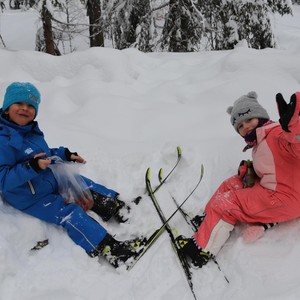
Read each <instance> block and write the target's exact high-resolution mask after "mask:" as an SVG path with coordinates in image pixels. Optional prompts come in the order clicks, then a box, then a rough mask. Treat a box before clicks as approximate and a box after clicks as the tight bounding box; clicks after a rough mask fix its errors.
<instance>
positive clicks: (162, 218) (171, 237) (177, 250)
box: [129, 165, 204, 299]
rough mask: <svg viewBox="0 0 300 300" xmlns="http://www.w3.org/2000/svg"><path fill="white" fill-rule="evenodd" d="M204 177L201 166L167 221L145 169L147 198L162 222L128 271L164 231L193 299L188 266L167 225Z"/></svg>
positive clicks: (148, 170) (148, 173)
mask: <svg viewBox="0 0 300 300" xmlns="http://www.w3.org/2000/svg"><path fill="white" fill-rule="evenodd" d="M203 175H204V167H203V165H201V170H200V177H199V180H198V182H197V183H196V185H195V187H194V188H193V189H192V191H191V192H190V193H189V195H188V196H187V197H186V198H185V199H184V200H183V201H182V203H181V204H180V205H179V206H178V207H177V208H176V210H175V211H174V212H173V213H172V214H171V215H170V217H169V218H168V219H166V218H165V215H164V213H163V212H162V210H161V208H160V206H159V204H158V202H157V200H156V197H155V195H154V190H153V189H152V186H151V181H150V168H148V169H147V172H146V176H145V180H146V186H147V190H148V192H149V196H150V198H151V199H152V202H153V204H154V206H155V209H156V211H157V212H158V215H159V217H160V219H161V221H162V223H163V224H162V226H161V227H160V228H159V229H157V230H156V231H155V232H154V233H153V234H152V235H151V236H150V238H149V239H148V241H147V243H146V245H145V247H144V248H143V250H142V252H141V253H140V254H139V256H138V257H137V258H136V260H135V262H134V263H133V264H132V265H131V266H130V268H129V269H132V268H133V266H134V265H135V264H136V263H137V262H138V261H139V260H140V259H141V258H142V256H144V254H145V253H146V252H147V251H148V250H149V248H150V247H151V246H152V244H153V243H154V242H155V241H156V240H157V239H158V237H159V236H160V235H161V234H162V233H163V232H164V230H165V229H166V230H167V232H168V234H169V236H170V239H171V243H172V246H173V249H174V251H175V253H176V255H177V257H178V259H179V261H180V263H181V265H182V268H183V270H184V273H185V276H186V279H187V282H188V284H189V287H190V289H191V292H192V294H193V296H194V298H195V299H197V298H196V295H195V293H194V289H193V282H192V273H191V270H190V264H189V263H188V261H187V259H186V257H185V255H184V254H183V253H182V252H181V251H180V248H179V247H178V246H177V243H176V240H175V236H174V234H173V232H172V229H171V227H170V225H169V222H170V220H171V219H172V218H173V217H174V215H175V214H176V213H177V212H178V211H179V210H180V209H181V207H182V206H183V205H184V204H185V203H186V201H187V200H188V199H189V198H190V197H191V195H192V194H193V193H194V192H195V190H196V189H197V187H198V186H199V184H200V182H201V181H202V178H203Z"/></svg>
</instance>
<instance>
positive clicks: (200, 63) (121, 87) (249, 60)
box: [0, 6, 300, 300]
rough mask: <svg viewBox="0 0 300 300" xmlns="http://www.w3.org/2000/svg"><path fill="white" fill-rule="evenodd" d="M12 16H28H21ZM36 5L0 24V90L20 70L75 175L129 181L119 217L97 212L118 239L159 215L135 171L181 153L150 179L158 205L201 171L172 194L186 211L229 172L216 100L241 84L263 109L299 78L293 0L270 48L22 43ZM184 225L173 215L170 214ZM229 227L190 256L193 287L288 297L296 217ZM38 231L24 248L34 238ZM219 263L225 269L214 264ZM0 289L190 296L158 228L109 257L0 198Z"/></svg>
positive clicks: (1, 17)
mask: <svg viewBox="0 0 300 300" xmlns="http://www.w3.org/2000/svg"><path fill="white" fill-rule="evenodd" d="M24 24H27V25H26V26H24ZM37 24H38V22H37V16H36V13H35V12H34V11H33V10H29V11H26V12H21V11H10V10H6V11H4V12H3V14H0V33H1V35H2V37H3V39H4V41H5V43H6V44H7V47H9V49H11V50H8V49H0V65H1V68H0V98H3V95H4V92H5V88H6V87H7V85H8V84H10V83H11V82H13V81H30V82H32V83H34V84H35V85H36V86H37V87H38V89H39V90H40V91H41V93H42V103H41V106H40V109H39V115H38V117H37V120H38V121H39V124H40V127H41V129H42V130H43V131H44V133H45V135H46V138H47V140H48V143H49V145H50V146H52V147H56V146H60V145H64V146H67V147H69V148H70V150H71V151H77V152H78V153H80V154H81V155H82V156H83V157H84V158H85V159H86V160H87V164H86V165H84V166H83V167H82V168H81V171H82V173H83V174H84V175H86V176H88V177H90V178H92V179H94V180H95V181H98V182H100V183H102V184H104V185H106V186H107V187H110V188H113V189H115V190H117V191H118V192H119V193H120V194H121V198H122V199H124V201H130V200H132V199H133V198H134V197H136V196H137V195H142V196H143V200H142V201H141V203H140V205H139V206H137V207H135V208H134V210H133V212H132V217H131V220H130V223H129V224H121V225H119V224H117V223H114V222H112V223H109V222H108V223H103V222H102V221H101V220H100V219H99V218H98V217H97V216H96V215H95V214H93V217H95V218H96V219H97V220H98V221H99V222H100V223H101V224H103V225H104V226H105V227H106V228H107V229H108V230H109V232H111V233H112V234H115V235H116V238H118V239H120V240H124V239H128V238H132V237H134V236H137V235H141V234H150V233H151V232H152V231H153V230H154V229H156V228H158V227H159V226H160V225H161V223H160V220H159V218H158V216H157V214H156V212H155V210H154V208H153V205H152V203H151V201H150V199H149V198H148V196H147V195H146V194H145V183H144V175H145V171H146V169H147V168H148V167H149V166H150V167H151V170H152V177H151V178H152V182H153V185H156V184H157V183H158V180H157V176H156V175H157V172H158V170H159V168H160V167H163V168H164V170H165V172H166V173H167V171H168V170H170V169H171V167H172V165H173V164H174V163H175V161H176V147H177V146H178V145H179V146H181V149H182V155H183V159H182V161H181V163H180V165H179V167H178V170H176V172H175V173H174V176H172V177H171V178H170V179H169V181H168V183H167V184H166V185H165V187H164V188H162V189H161V190H160V191H159V192H158V193H157V199H158V201H159V202H160V203H161V206H162V208H163V210H164V211H165V213H166V216H169V215H170V214H171V213H172V212H173V210H174V209H175V206H174V203H173V202H172V199H171V197H170V193H171V194H172V195H174V197H175V198H176V199H177V200H178V201H179V202H180V201H182V200H183V199H184V198H185V197H186V196H187V195H188V194H189V192H190V191H191V189H192V188H193V187H194V185H195V184H196V182H197V180H198V176H199V170H200V166H201V164H202V163H203V164H204V167H205V175H204V178H203V182H202V183H201V185H200V186H199V188H198V189H197V191H196V192H195V194H194V195H193V196H192V197H191V198H190V199H189V200H188V202H187V203H186V204H185V206H184V208H185V209H186V210H187V211H188V212H190V213H191V214H193V215H194V214H196V213H198V212H199V211H200V210H201V209H202V208H203V207H204V205H205V203H206V202H207V201H208V200H209V197H210V196H211V195H212V193H213V192H214V190H215V189H216V188H217V187H218V185H219V184H220V183H221V182H222V180H224V179H225V178H227V177H229V176H231V175H233V174H235V172H236V171H237V166H238V164H239V163H240V161H241V160H242V159H247V158H250V152H249V153H246V154H245V153H243V152H242V149H243V147H244V142H243V140H242V139H241V138H240V137H239V136H238V135H237V134H236V133H235V132H234V130H233V128H232V126H231V125H230V122H229V116H228V115H227V113H226V109H227V107H228V106H230V105H232V104H233V102H234V100H236V99H237V98H238V97H239V96H241V95H243V94H246V93H247V92H249V91H251V90H255V91H256V92H257V93H258V96H259V101H260V103H261V104H262V105H263V106H264V107H265V108H266V109H267V110H268V112H269V114H270V116H271V118H272V119H273V120H277V119H278V114H277V108H276V104H275V95H276V93H278V92H281V93H282V94H283V95H284V96H285V98H287V99H289V97H290V95H291V94H293V93H294V92H296V91H299V90H300V55H299V50H300V7H299V6H294V16H293V17H292V16H285V17H279V16H277V17H276V19H275V29H276V31H277V39H278V48H277V49H264V50H260V51H258V50H254V49H248V48H246V47H245V46H243V43H241V44H240V46H239V47H237V48H236V49H234V50H231V51H216V52H201V53H188V54H176V53H148V54H144V53H141V52H138V51H137V50H134V49H127V50H123V51H117V50H113V49H109V48H99V49H86V50H82V51H79V52H76V53H73V54H69V55H65V56H62V57H52V56H49V55H47V54H43V53H37V52H34V51H33V50H34V38H35V32H36V29H37ZM171 226H172V227H174V229H176V230H177V231H178V232H179V233H180V234H184V235H187V236H189V235H191V231H189V228H188V227H187V226H186V225H185V223H184V221H183V219H182V217H181V216H180V215H178V216H177V215H176V216H175V218H174V220H173V221H172V224H171ZM242 229H243V228H242V226H238V227H236V229H235V231H234V232H233V234H232V235H231V237H230V239H229V240H228V241H227V242H226V244H225V246H224V248H223V249H222V250H221V252H220V253H219V255H218V257H217V260H218V263H219V265H220V267H221V270H222V271H219V270H218V268H217V265H215V264H214V263H209V264H208V265H207V266H205V267H204V268H203V269H201V270H193V275H194V288H195V293H196V295H197V297H198V299H222V300H227V299H231V300H232V299H234V300H248V299H249V300H250V299H258V300H260V299H263V300H268V299H272V300H277V299H278V300H279V299H280V300H282V299H285V300H293V299H299V297H300V287H299V281H300V258H299V253H300V234H299V233H300V223H299V220H295V221H292V222H288V223H286V224H282V225H280V226H278V227H276V228H274V229H272V230H269V231H268V232H267V233H266V234H265V235H264V236H263V237H262V238H261V239H259V240H258V241H256V242H255V243H246V242H245V241H244V240H243V238H242ZM45 238H48V239H49V241H50V244H49V245H48V246H47V247H45V248H44V249H42V250H40V251H38V252H35V253H31V252H30V251H29V249H30V248H31V247H33V246H34V245H35V243H36V241H37V240H43V239H45ZM224 276H226V277H227V278H228V279H229V281H230V283H229V284H228V283H227V282H226V280H225V278H224ZM0 299H5V300H29V299H30V300H37V299H44V300H50V299H51V300H52V299H57V300H69V299H70V300H71V299H72V300H92V299H109V300H113V299H124V300H135V299H149V300H150V299H151V300H152V299H158V300H166V299H176V300H177V299H178V300H184V299H193V296H192V294H191V292H190V290H189V286H188V284H187V282H186V279H185V276H184V274H183V271H182V269H181V266H180V264H179V262H178V261H177V258H176V256H175V254H174V253H173V250H172V247H171V244H170V242H169V237H168V235H167V233H164V234H163V235H162V236H161V237H160V238H159V239H158V240H157V242H156V243H155V244H154V245H153V247H152V248H151V249H150V250H149V251H148V252H147V253H146V254H145V255H144V257H143V258H142V259H141V260H140V261H139V262H138V263H137V264H136V266H135V267H134V268H133V269H132V270H131V271H129V272H128V271H126V270H124V269H120V270H117V271H116V270H114V269H113V268H112V267H111V266H110V265H108V264H107V263H106V262H105V261H104V260H100V261H99V263H98V260H97V258H94V259H92V258H90V257H89V256H87V255H86V253H85V252H84V251H83V250H82V249H81V248H80V247H78V246H76V245H74V244H73V243H72V241H71V240H70V239H69V238H68V236H67V235H66V234H65V232H64V231H63V230H62V229H60V228H57V227H54V226H52V225H48V224H45V223H43V222H41V221H39V220H37V219H34V218H32V217H30V216H27V215H24V214H23V213H21V212H19V211H17V210H15V209H13V208H12V207H10V206H8V205H7V204H4V203H3V202H2V201H1V202H0Z"/></svg>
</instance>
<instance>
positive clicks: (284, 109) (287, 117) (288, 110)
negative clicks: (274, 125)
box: [276, 93, 296, 132]
mask: <svg viewBox="0 0 300 300" xmlns="http://www.w3.org/2000/svg"><path fill="white" fill-rule="evenodd" d="M276 102H277V108H278V112H279V116H280V118H279V123H280V125H281V127H282V129H283V130H284V131H286V132H290V130H289V128H288V126H289V123H290V121H291V118H292V117H293V115H294V112H295V108H296V95H295V94H293V95H292V96H291V100H290V103H289V104H287V103H286V102H285V100H284V98H283V96H282V95H281V94H280V93H278V94H277V95H276Z"/></svg>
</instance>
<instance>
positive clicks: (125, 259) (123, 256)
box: [91, 234, 142, 268]
mask: <svg viewBox="0 0 300 300" xmlns="http://www.w3.org/2000/svg"><path fill="white" fill-rule="evenodd" d="M140 246H141V244H140V243H138V240H137V239H135V240H133V241H124V242H121V241H117V240H116V239H114V238H113V237H112V236H111V235H110V234H106V236H105V237H104V239H103V240H102V241H101V243H100V244H99V245H98V246H97V247H96V249H95V250H94V251H93V252H92V253H91V256H96V255H99V256H103V257H104V258H105V259H106V260H107V261H108V262H109V263H110V264H111V265H112V266H114V267H115V268H118V267H120V266H122V265H126V266H127V267H130V265H131V263H133V261H134V259H135V258H136V257H137V256H138V255H139V253H140V252H141V251H142V248H140Z"/></svg>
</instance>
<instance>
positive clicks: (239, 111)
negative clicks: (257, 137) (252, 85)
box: [227, 91, 270, 132]
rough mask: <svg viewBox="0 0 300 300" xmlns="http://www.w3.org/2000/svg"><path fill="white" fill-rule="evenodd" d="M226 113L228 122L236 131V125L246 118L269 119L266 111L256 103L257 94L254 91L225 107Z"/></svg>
mask: <svg viewBox="0 0 300 300" xmlns="http://www.w3.org/2000/svg"><path fill="white" fill-rule="evenodd" d="M227 113H228V114H230V116H231V118H230V122H231V124H232V126H233V127H234V129H235V130H236V131H237V132H238V125H239V124H240V123H241V122H242V121H245V120H247V119H253V118H258V119H266V120H270V117H269V115H268V113H267V111H266V110H265V109H264V108H263V107H262V106H261V105H260V104H259V103H258V101H257V94H256V92H254V91H252V92H249V93H248V94H247V95H243V96H241V97H240V98H239V99H237V100H236V101H235V102H234V103H233V106H229V107H228V108H227Z"/></svg>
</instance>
